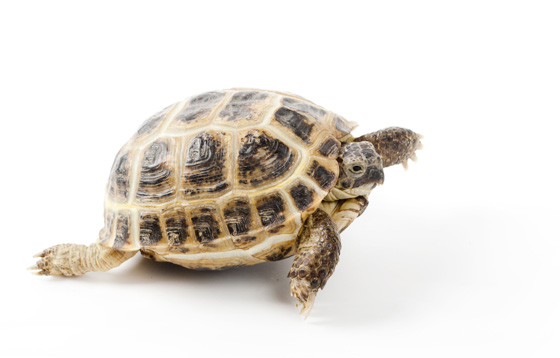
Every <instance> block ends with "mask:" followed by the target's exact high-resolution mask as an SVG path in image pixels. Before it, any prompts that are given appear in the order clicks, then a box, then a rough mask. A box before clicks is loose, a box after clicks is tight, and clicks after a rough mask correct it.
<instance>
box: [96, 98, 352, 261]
mask: <svg viewBox="0 0 560 358" xmlns="http://www.w3.org/2000/svg"><path fill="white" fill-rule="evenodd" d="M348 130H351V123H350V122H347V121H346V120H344V119H341V117H338V116H336V115H334V114H333V113H331V112H328V111H326V110H325V109H323V108H322V107H320V106H317V105H315V104H313V103H311V102H309V101H307V100H305V99H303V98H301V97H297V96H295V95H286V94H283V93H279V92H272V91H262V90H253V89H242V90H228V91H214V92H208V93H204V94H201V95H198V96H194V97H191V98H189V99H187V100H185V101H183V102H181V103H178V104H176V105H174V106H172V107H168V108H166V109H165V110H163V111H161V112H159V113H158V114H156V115H154V116H152V117H150V118H149V119H148V120H147V121H146V122H145V123H144V124H143V125H142V126H141V127H140V129H139V130H138V132H137V133H136V134H135V136H134V137H133V138H132V139H131V141H130V142H129V143H127V144H126V145H125V146H124V147H123V150H121V152H120V153H119V155H118V156H117V158H116V159H115V163H114V164H113V168H112V170H111V176H110V179H109V183H108V186H107V197H106V207H105V225H104V228H103V229H102V230H101V232H100V242H101V243H102V244H104V245H107V246H111V247H113V248H116V249H119V250H138V249H140V250H141V251H142V253H143V254H145V256H147V257H150V258H153V259H156V260H160V261H170V262H174V263H177V264H180V265H183V266H185V267H189V268H200V269H204V268H209V269H218V268H225V267H232V266H239V265H249V264H254V263H258V262H262V261H275V260H280V259H282V258H285V257H288V256H291V255H293V254H294V252H295V250H294V247H295V242H296V239H297V235H298V233H299V232H300V229H301V225H302V223H303V222H304V221H305V219H306V218H307V216H308V215H309V214H310V213H312V212H313V211H315V209H316V208H317V207H318V206H319V205H320V203H321V201H322V200H323V197H324V196H325V194H326V193H328V191H329V190H330V189H331V188H332V187H333V186H334V184H335V183H336V180H337V178H338V164H337V161H336V158H337V156H338V150H339V148H340V142H339V139H340V138H341V137H343V136H344V135H347V134H348V133H349V132H348ZM347 132H348V133H347Z"/></svg>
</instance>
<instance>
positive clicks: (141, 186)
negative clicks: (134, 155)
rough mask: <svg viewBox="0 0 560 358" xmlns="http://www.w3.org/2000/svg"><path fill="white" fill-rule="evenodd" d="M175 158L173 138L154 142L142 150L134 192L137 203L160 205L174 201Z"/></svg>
mask: <svg viewBox="0 0 560 358" xmlns="http://www.w3.org/2000/svg"><path fill="white" fill-rule="evenodd" d="M177 157H178V156H177V151H176V143H175V140H174V139H173V138H166V139H164V140H163V139H160V140H156V141H154V142H152V143H151V144H150V145H149V146H148V147H147V148H146V149H145V150H144V152H143V153H142V158H141V162H140V173H139V182H138V190H137V191H136V200H137V201H138V202H139V203H162V202H167V201H170V200H171V199H174V197H175V195H176V194H177V182H176V175H175V168H176V164H175V161H176V159H177Z"/></svg>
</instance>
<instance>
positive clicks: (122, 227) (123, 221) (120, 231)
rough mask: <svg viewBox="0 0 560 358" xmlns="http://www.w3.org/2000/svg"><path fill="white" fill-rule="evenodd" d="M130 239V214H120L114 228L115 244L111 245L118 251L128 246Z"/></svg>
mask: <svg viewBox="0 0 560 358" xmlns="http://www.w3.org/2000/svg"><path fill="white" fill-rule="evenodd" d="M129 237H130V213H129V212H121V213H119V214H118V215H117V224H116V227H115V242H114V243H113V248H114V249H120V248H122V247H123V246H124V245H126V244H128V239H129Z"/></svg>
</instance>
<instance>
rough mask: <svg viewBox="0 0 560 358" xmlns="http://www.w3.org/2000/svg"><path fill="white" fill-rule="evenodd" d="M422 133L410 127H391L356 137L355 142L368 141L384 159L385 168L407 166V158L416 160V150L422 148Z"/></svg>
mask: <svg viewBox="0 0 560 358" xmlns="http://www.w3.org/2000/svg"><path fill="white" fill-rule="evenodd" d="M421 138H422V136H421V135H419V134H416V133H414V132H413V131H411V130H410V129H406V128H399V127H389V128H385V129H382V130H380V131H377V132H373V133H369V134H366V135H363V136H361V137H358V138H356V139H354V142H362V141H368V142H370V143H372V144H373V146H374V147H375V151H376V152H377V154H379V155H380V156H381V158H382V159H383V168H387V167H390V166H391V165H395V164H402V165H403V166H404V167H405V168H406V167H407V160H408V159H412V160H416V155H415V154H414V152H415V151H416V150H417V149H421V148H422V143H421V142H420V139H421Z"/></svg>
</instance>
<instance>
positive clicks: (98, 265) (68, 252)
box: [30, 244, 136, 276]
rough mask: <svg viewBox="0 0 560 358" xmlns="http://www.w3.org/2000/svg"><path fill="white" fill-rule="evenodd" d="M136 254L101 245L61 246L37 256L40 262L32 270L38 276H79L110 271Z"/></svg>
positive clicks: (51, 248)
mask: <svg viewBox="0 0 560 358" xmlns="http://www.w3.org/2000/svg"><path fill="white" fill-rule="evenodd" d="M135 254H136V251H118V250H115V249H111V248H108V247H105V246H101V245H99V244H92V245H90V246H85V245H74V244H61V245H56V246H53V247H50V248H48V249H46V250H44V251H43V252H41V253H40V254H37V255H35V257H39V258H40V260H39V261H38V262H37V265H36V266H34V267H31V268H30V269H31V270H34V271H35V273H36V274H38V275H45V276H49V275H50V276H78V275H83V274H84V273H86V272H90V271H99V272H105V271H108V270H110V269H112V268H115V267H117V266H119V265H120V264H122V263H123V262H125V261H126V260H128V259H129V258H131V257H132V256H134V255H135Z"/></svg>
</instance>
